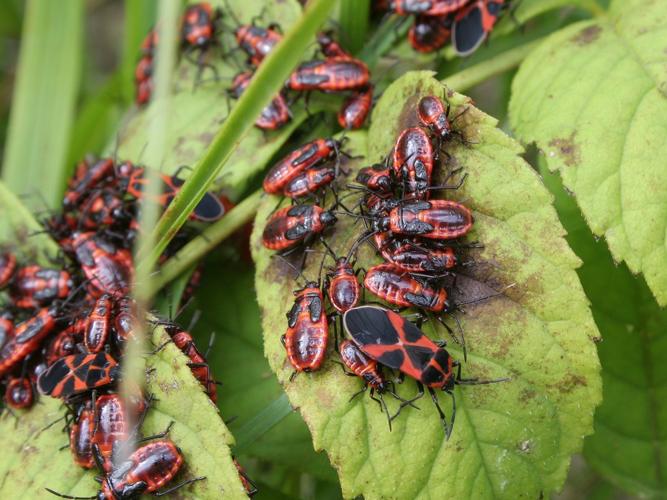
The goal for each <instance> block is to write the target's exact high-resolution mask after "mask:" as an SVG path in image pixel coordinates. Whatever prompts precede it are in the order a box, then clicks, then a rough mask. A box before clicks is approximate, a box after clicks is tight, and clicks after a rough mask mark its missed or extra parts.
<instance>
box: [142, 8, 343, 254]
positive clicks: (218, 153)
mask: <svg viewBox="0 0 667 500" xmlns="http://www.w3.org/2000/svg"><path fill="white" fill-rule="evenodd" d="M336 3H337V2H336V1H335V0H334V1H332V0H313V1H312V2H310V4H309V6H308V8H307V9H306V11H305V13H304V15H303V17H302V18H301V19H300V20H299V22H297V23H296V24H295V25H294V26H293V28H292V29H291V30H290V31H289V32H288V33H287V34H286V35H285V37H284V38H283V40H282V42H281V43H280V44H279V45H278V46H277V47H276V48H275V49H274V50H273V51H272V52H271V54H270V55H269V56H268V57H267V58H266V60H265V61H264V62H263V63H262V65H261V66H260V67H259V69H258V70H257V72H256V73H255V77H254V78H253V80H252V83H251V84H250V85H249V86H248V88H247V90H246V91H245V92H244V93H243V95H242V96H241V98H240V99H239V101H238V102H237V104H236V106H235V107H234V108H233V109H232V112H231V113H230V114H229V116H228V117H227V120H225V123H224V124H223V125H222V128H221V129H220V131H219V132H218V134H217V135H216V137H215V139H214V140H213V142H212V143H211V146H210V147H209V149H208V151H207V152H206V154H205V155H204V157H203V158H202V159H201V160H200V161H199V162H198V163H197V165H196V167H195V168H194V171H193V172H192V175H191V176H190V177H189V179H188V180H187V181H186V183H185V184H184V185H183V187H182V189H181V191H180V193H179V194H178V195H177V196H176V198H175V199H174V201H173V202H172V203H171V204H170V205H169V208H168V209H167V210H166V211H165V213H164V214H163V216H162V218H161V219H160V221H159V222H158V226H157V228H156V230H155V245H154V246H153V247H152V248H151V250H150V253H145V254H142V257H143V259H142V261H141V262H140V263H139V265H140V266H142V265H146V264H148V265H150V264H152V263H155V262H156V261H157V258H158V256H159V255H160V254H161V253H162V251H163V250H164V249H165V248H166V246H167V244H168V242H169V241H170V240H171V238H172V237H173V236H174V235H175V234H176V232H177V231H178V229H179V228H180V227H181V226H182V225H183V224H184V223H185V221H186V220H187V217H188V214H189V213H190V212H192V210H193V209H194V208H195V207H196V206H197V203H199V201H200V200H201V199H202V197H203V196H204V194H205V193H206V190H207V189H208V187H209V186H210V185H211V183H212V182H213V181H214V180H215V179H216V178H217V177H218V175H219V174H220V172H221V170H222V167H223V166H224V164H225V161H226V160H227V158H229V155H230V154H231V152H232V151H233V149H234V148H235V147H236V144H237V143H238V142H239V140H240V139H241V138H242V137H243V135H244V134H245V133H246V131H247V130H248V129H250V127H252V126H253V123H254V120H255V118H256V117H257V116H258V115H259V114H260V113H261V111H262V109H263V108H264V106H266V104H267V103H268V102H269V101H270V100H271V99H272V97H273V96H274V95H275V93H276V92H277V91H278V90H279V89H280V87H281V86H282V83H283V82H284V81H285V79H286V78H287V77H288V76H289V74H290V72H291V71H292V68H294V66H296V64H297V63H298V62H299V60H300V58H301V57H302V55H303V52H304V51H305V50H306V48H307V47H308V45H309V44H310V43H311V41H312V39H313V37H314V35H315V33H316V32H317V30H318V29H319V27H320V26H321V25H322V24H323V23H324V21H325V20H326V18H327V15H328V14H329V12H330V11H331V9H333V8H334V7H335V5H336Z"/></svg>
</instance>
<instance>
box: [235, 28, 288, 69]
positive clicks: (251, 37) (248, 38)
mask: <svg viewBox="0 0 667 500" xmlns="http://www.w3.org/2000/svg"><path fill="white" fill-rule="evenodd" d="M234 36H235V37H236V42H237V43H238V45H239V47H241V49H242V50H243V51H244V52H245V53H246V54H248V63H250V64H251V65H252V66H259V64H260V63H261V62H262V61H263V60H264V58H265V57H266V56H267V55H268V54H269V52H271V51H272V50H273V48H274V47H275V46H276V45H278V42H280V40H282V38H283V36H282V34H281V33H280V32H279V31H278V29H277V26H275V25H274V26H269V27H268V28H262V27H260V26H254V25H242V26H239V27H238V28H236V29H235V30H234Z"/></svg>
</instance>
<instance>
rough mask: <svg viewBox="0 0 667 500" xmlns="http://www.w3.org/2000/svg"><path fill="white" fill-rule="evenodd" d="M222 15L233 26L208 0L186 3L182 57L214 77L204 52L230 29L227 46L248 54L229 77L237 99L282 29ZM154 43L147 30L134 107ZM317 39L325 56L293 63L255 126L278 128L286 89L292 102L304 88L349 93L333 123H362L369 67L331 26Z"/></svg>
mask: <svg viewBox="0 0 667 500" xmlns="http://www.w3.org/2000/svg"><path fill="white" fill-rule="evenodd" d="M227 14H228V17H230V18H231V19H232V20H233V21H234V24H235V27H233V28H225V26H224V24H223V22H222V20H223V11H222V10H221V9H219V8H215V9H214V8H213V7H212V6H211V5H210V4H209V3H208V2H201V3H196V4H191V5H189V6H188V7H187V9H186V11H185V13H184V15H183V17H182V19H181V34H180V45H181V48H182V50H183V53H184V54H185V55H186V57H188V58H189V59H192V60H193V62H194V63H195V64H196V65H197V66H198V67H199V71H200V74H201V72H202V71H203V69H204V68H209V69H210V70H211V71H212V72H213V73H214V76H215V78H216V79H217V78H218V76H217V70H216V68H215V66H213V65H212V64H210V63H209V62H207V61H206V59H207V55H208V53H209V52H210V49H211V48H212V47H214V46H221V34H222V32H223V31H225V30H226V31H228V32H230V33H232V34H233V36H234V40H235V44H236V47H234V48H233V49H232V50H241V51H243V53H244V54H245V55H246V56H247V57H246V66H247V68H246V69H243V70H242V71H240V72H239V73H238V74H237V75H236V76H234V78H233V79H232V82H231V87H230V88H229V91H228V93H229V95H230V96H232V97H234V98H239V97H240V96H241V95H242V94H243V92H244V91H245V89H246V88H247V87H248V85H249V84H250V81H251V80H252V77H253V74H254V71H255V70H256V69H257V67H258V66H259V65H260V64H261V63H262V61H263V60H264V58H265V57H266V56H267V55H268V54H269V53H270V52H271V50H273V48H274V47H275V46H276V45H277V44H278V42H280V40H281V39H282V33H281V30H280V27H279V26H278V25H276V24H271V25H269V26H267V27H262V26H258V25H256V24H255V22H254V20H253V22H251V23H250V24H244V23H242V22H241V21H239V20H238V19H236V16H235V15H234V13H233V11H232V10H231V9H228V12H227ZM156 43H157V34H156V31H155V30H152V31H151V32H150V33H149V34H148V35H147V36H146V38H145V39H144V41H143V43H142V45H141V57H140V59H139V62H138V64H137V67H136V71H135V87H136V103H137V105H139V106H141V105H144V104H146V103H147V102H148V101H149V100H150V97H151V90H152V72H153V57H154V52H155V47H156ZM318 44H319V47H320V52H321V53H322V55H323V56H324V59H313V60H309V61H306V62H304V63H302V64H301V65H300V66H299V67H298V68H296V69H295V70H294V72H293V73H292V74H291V75H290V77H289V78H288V79H287V81H286V83H285V86H284V89H283V90H282V91H281V92H280V93H279V94H277V95H276V96H275V97H274V98H273V100H272V101H271V102H270V103H269V104H268V105H267V106H266V108H264V110H263V111H262V113H261V115H260V117H259V118H258V119H257V120H256V121H255V126H256V127H258V128H260V129H262V130H276V129H279V128H281V127H282V126H284V125H285V124H287V123H288V122H289V121H290V119H291V112H290V108H289V105H288V99H287V92H292V93H295V94H296V97H295V98H294V99H293V101H294V100H296V99H297V98H298V97H299V95H302V94H304V93H305V94H306V98H307V96H308V95H309V93H310V92H313V91H319V92H327V93H346V94H349V96H348V97H347V98H346V99H345V101H344V102H343V103H342V105H341V109H340V111H339V113H338V122H339V123H340V125H341V127H343V128H346V129H354V128H360V127H361V126H362V125H363V123H364V121H365V120H366V117H367V115H368V112H369V110H370V108H371V104H372V100H373V85H372V84H371V82H370V72H369V70H368V67H367V66H366V64H364V62H362V61H361V60H359V59H356V58H354V57H352V56H351V55H350V54H349V53H348V52H347V51H346V50H345V49H343V48H342V47H341V45H340V44H339V43H338V42H337V41H336V40H334V37H333V33H332V32H330V31H327V32H322V33H320V34H319V35H318ZM195 52H198V53H199V55H198V57H197V58H196V59H193V58H192V54H193V53H195ZM223 56H224V57H228V58H229V56H230V53H229V52H228V53H224V52H223ZM230 59H231V58H230ZM199 76H200V75H198V77H197V80H199Z"/></svg>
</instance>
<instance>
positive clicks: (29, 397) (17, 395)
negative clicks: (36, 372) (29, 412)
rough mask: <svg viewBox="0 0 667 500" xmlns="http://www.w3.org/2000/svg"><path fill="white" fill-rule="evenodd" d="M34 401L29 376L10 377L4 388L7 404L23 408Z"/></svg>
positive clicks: (29, 405)
mask: <svg viewBox="0 0 667 500" xmlns="http://www.w3.org/2000/svg"><path fill="white" fill-rule="evenodd" d="M34 402H35V395H34V392H33V389H32V383H31V382H30V378H29V377H10V378H9V381H8V382H7V388H6V389H5V403H6V404H7V406H11V407H12V408H16V409H18V410H24V409H26V408H30V407H31V406H32V404H33V403H34Z"/></svg>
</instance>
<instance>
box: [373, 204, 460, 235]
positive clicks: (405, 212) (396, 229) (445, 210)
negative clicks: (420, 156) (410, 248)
mask: <svg viewBox="0 0 667 500" xmlns="http://www.w3.org/2000/svg"><path fill="white" fill-rule="evenodd" d="M472 224H473V217H472V212H471V211H470V210H469V209H468V208H467V207H465V206H464V205H462V204H461V203H458V202H456V201H452V200H431V201H407V202H404V203H400V204H399V206H397V207H395V208H392V209H391V211H390V212H389V215H388V216H386V217H378V218H376V219H375V220H373V223H372V226H373V230H374V231H378V232H381V231H391V232H392V233H393V234H399V235H405V236H420V237H422V238H428V239H433V240H453V239H456V238H461V237H462V236H465V235H466V234H468V232H469V231H470V229H471V228H472Z"/></svg>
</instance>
